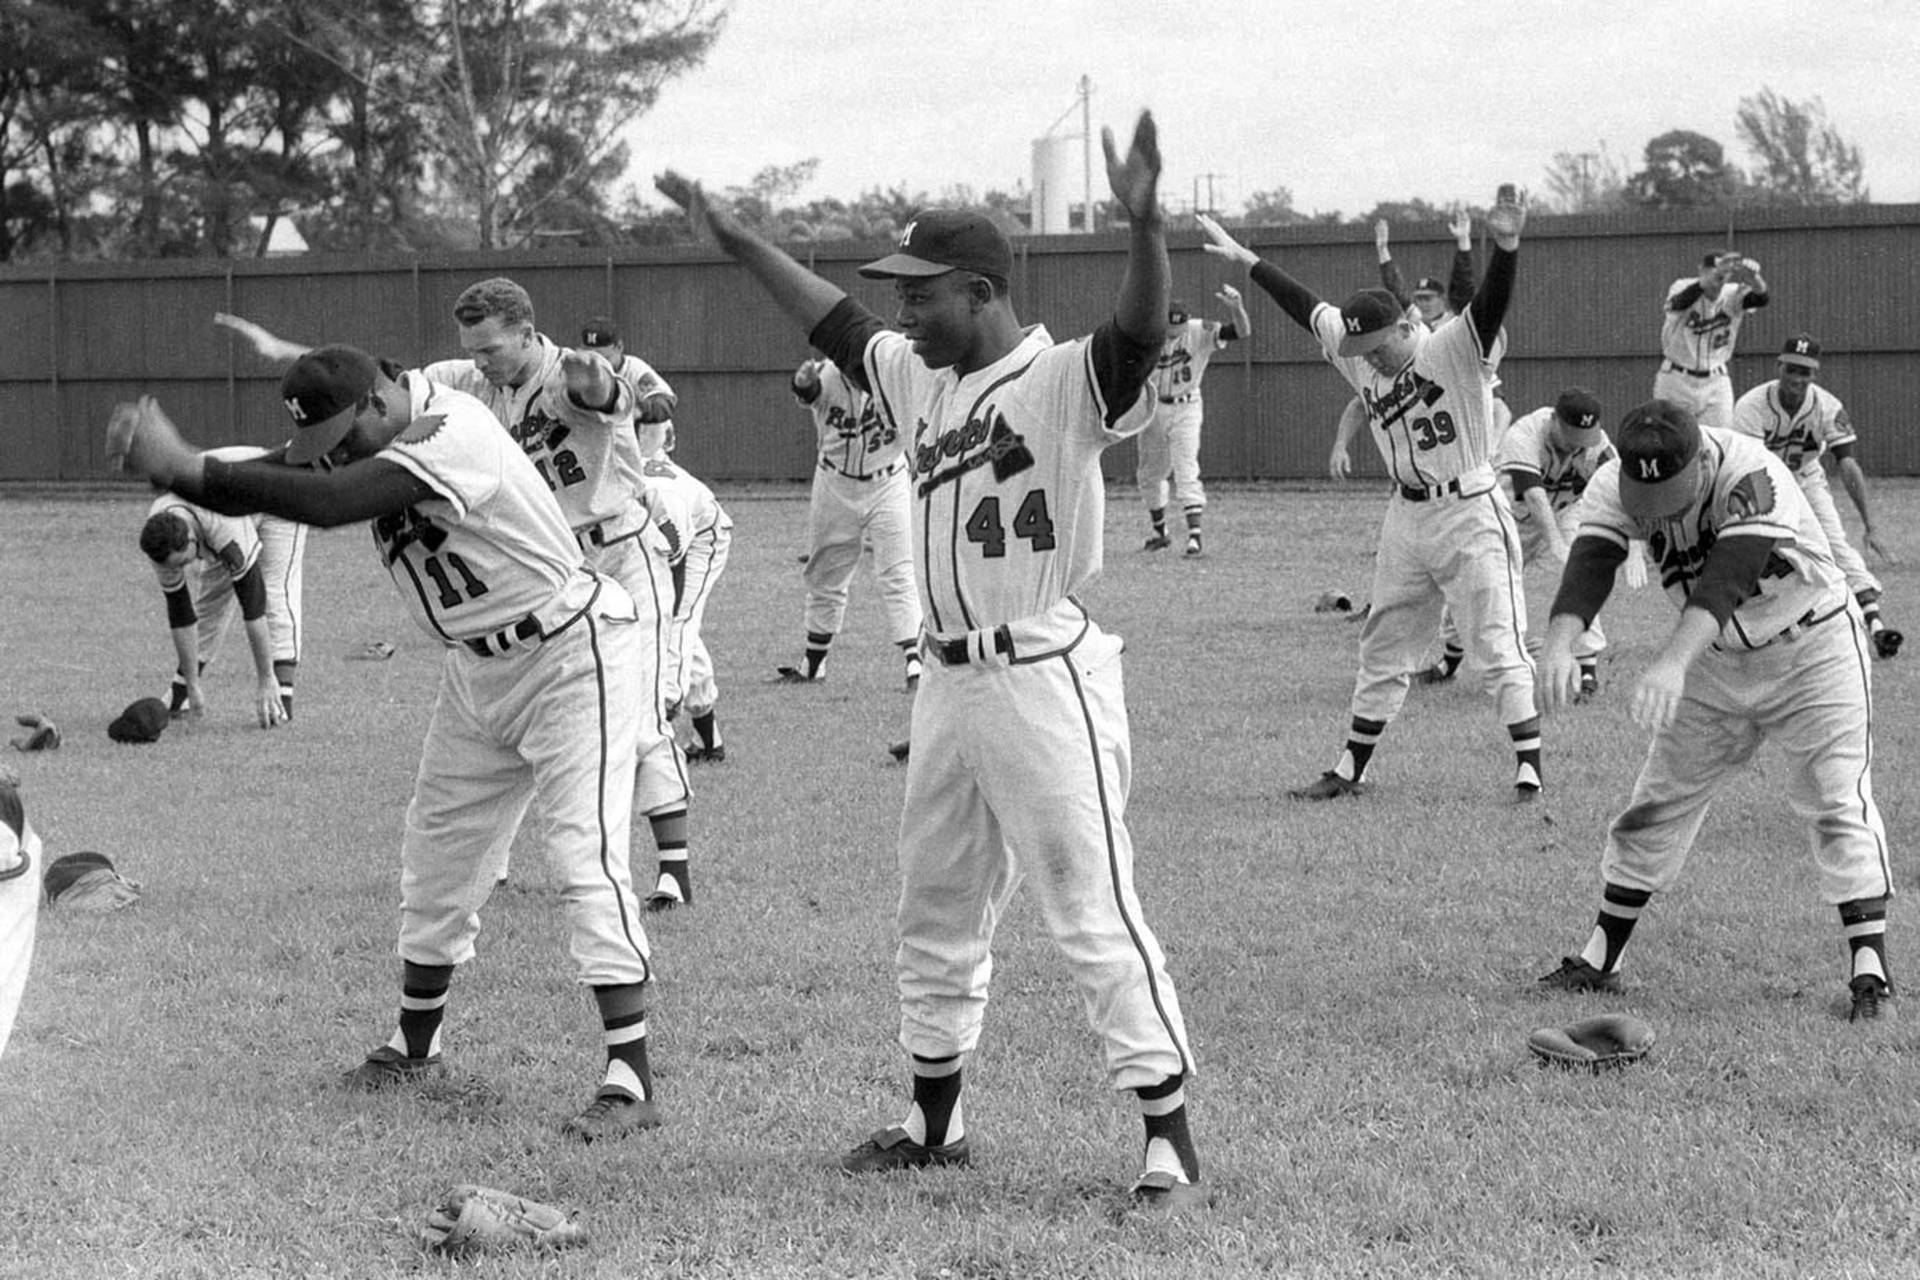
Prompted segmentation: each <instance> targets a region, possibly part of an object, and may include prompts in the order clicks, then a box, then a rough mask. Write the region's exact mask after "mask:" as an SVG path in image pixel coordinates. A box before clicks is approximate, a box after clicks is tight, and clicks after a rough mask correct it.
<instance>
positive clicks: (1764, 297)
mask: <svg viewBox="0 0 1920 1280" xmlns="http://www.w3.org/2000/svg"><path fill="white" fill-rule="evenodd" d="M1772 301H1773V297H1772V295H1771V294H1768V293H1767V292H1766V291H1765V290H1761V291H1759V292H1756V293H1750V294H1748V295H1747V296H1746V297H1745V298H1742V299H1741V300H1740V307H1741V309H1742V310H1744V311H1758V310H1759V309H1760V308H1762V307H1764V306H1766V305H1767V304H1768V303H1769V302H1772Z"/></svg>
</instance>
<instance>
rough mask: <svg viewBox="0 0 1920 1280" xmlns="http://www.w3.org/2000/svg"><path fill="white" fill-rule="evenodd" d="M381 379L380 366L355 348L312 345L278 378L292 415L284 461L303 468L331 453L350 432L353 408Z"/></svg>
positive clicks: (281, 393)
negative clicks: (291, 429)
mask: <svg viewBox="0 0 1920 1280" xmlns="http://www.w3.org/2000/svg"><path fill="white" fill-rule="evenodd" d="M379 378H380V364H379V362H378V361H376V360H375V359H374V358H373V357H372V356H370V355H368V354H367V353H366V352H364V351H362V350H360V348H358V347H345V346H330V347H315V348H314V349H313V350H311V351H309V352H307V353H306V354H305V355H303V356H301V357H300V358H299V359H298V360H295V361H294V362H293V367H292V368H291V369H288V370H287V376H286V377H284V378H282V379H281V380H280V398H281V399H282V400H283V401H285V402H286V406H287V412H288V413H289V414H290V415H292V417H293V428H294V430H293V443H292V444H290V445H288V446H287V461H288V462H289V463H291V464H293V465H294V466H305V465H306V464H307V463H309V462H312V461H314V460H315V459H317V458H320V457H322V456H324V455H326V454H328V453H330V452H332V451H333V448H334V446H336V445H338V444H339V443H340V442H341V441H342V440H344V439H346V435H347V432H349V431H351V430H352V429H353V417H354V410H355V409H356V408H357V407H358V405H359V404H360V401H361V400H362V399H364V398H365V397H366V394H367V393H368V392H369V391H372V390H373V386H374V383H375V382H377V381H378V380H379Z"/></svg>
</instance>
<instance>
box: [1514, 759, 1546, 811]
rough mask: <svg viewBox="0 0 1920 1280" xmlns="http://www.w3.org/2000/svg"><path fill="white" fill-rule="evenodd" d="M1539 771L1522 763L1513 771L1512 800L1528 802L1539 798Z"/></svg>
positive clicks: (1516, 802) (1541, 784) (1540, 785)
mask: <svg viewBox="0 0 1920 1280" xmlns="http://www.w3.org/2000/svg"><path fill="white" fill-rule="evenodd" d="M1543 785H1545V784H1543V783H1542V782H1541V781H1540V771H1539V770H1538V769H1536V768H1534V767H1533V766H1532V765H1530V764H1523V765H1521V766H1520V767H1519V769H1518V770H1516V771H1515V774H1514V779H1513V802H1514V803H1515V804H1530V803H1532V802H1533V801H1535V800H1538V799H1539V798H1540V788H1541V787H1542V786H1543Z"/></svg>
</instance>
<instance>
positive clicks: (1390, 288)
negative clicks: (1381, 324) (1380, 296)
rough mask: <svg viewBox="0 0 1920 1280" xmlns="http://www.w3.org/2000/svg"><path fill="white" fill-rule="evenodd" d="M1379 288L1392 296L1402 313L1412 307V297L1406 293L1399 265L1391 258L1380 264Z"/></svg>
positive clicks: (1405, 284)
mask: <svg viewBox="0 0 1920 1280" xmlns="http://www.w3.org/2000/svg"><path fill="white" fill-rule="evenodd" d="M1380 287H1381V288H1383V289H1385V290H1386V291H1387V292H1388V293H1390V294H1392V295H1393V300H1394V301H1395V302H1397V303H1399V304H1400V309H1401V310H1402V311H1405V310H1406V309H1407V308H1408V307H1410V306H1412V305H1413V295H1412V294H1410V293H1408V292H1407V282H1406V281H1405V280H1404V279H1402V278H1401V276H1400V264H1399V263H1397V262H1395V261H1394V260H1393V259H1392V258H1388V259H1387V260H1386V261H1385V262H1383V263H1381V264H1380Z"/></svg>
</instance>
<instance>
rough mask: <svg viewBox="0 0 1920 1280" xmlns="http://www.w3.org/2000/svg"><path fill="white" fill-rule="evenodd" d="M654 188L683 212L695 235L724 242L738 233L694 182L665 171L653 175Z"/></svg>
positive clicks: (737, 226)
mask: <svg viewBox="0 0 1920 1280" xmlns="http://www.w3.org/2000/svg"><path fill="white" fill-rule="evenodd" d="M653 185H654V188H655V189H656V190H657V191H659V192H660V194H661V195H663V196H665V197H666V198H667V199H669V200H671V201H673V202H674V203H675V204H677V205H679V206H680V207H681V209H683V210H685V212H686V215H687V223H688V225H689V226H691V227H692V228H693V231H694V234H696V235H700V234H705V235H708V236H711V237H712V238H713V239H715V240H725V239H726V238H727V237H728V236H730V235H734V234H736V233H738V232H739V231H740V230H741V226H740V223H739V222H738V221H736V220H735V218H734V216H733V215H732V214H731V213H728V212H727V211H726V210H725V209H720V208H716V207H715V206H714V205H713V204H712V203H711V202H710V201H709V200H708V199H707V193H706V191H705V189H703V188H702V187H701V185H700V184H699V183H698V182H695V181H694V180H693V179H691V178H688V177H686V176H684V175H682V174H679V173H675V172H674V171H673V170H672V169H668V170H667V171H666V172H664V173H659V174H655V175H654V179H653Z"/></svg>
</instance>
